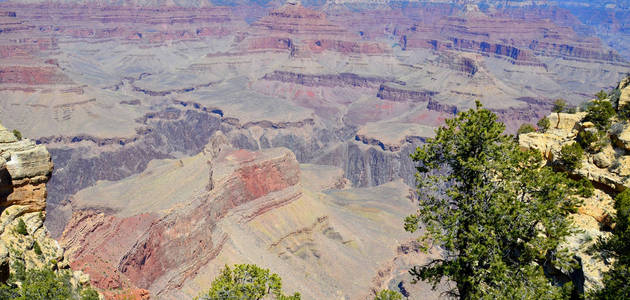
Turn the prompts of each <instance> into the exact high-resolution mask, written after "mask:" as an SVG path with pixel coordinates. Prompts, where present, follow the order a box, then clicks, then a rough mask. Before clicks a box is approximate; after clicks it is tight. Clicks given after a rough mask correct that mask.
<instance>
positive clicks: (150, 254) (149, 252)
mask: <svg viewBox="0 0 630 300" xmlns="http://www.w3.org/2000/svg"><path fill="white" fill-rule="evenodd" d="M180 162H181V163H178V164H179V165H176V166H175V167H176V168H187V166H188V167H194V166H195V165H201V166H203V165H206V166H207V167H204V168H207V169H206V171H205V172H206V179H205V180H203V182H198V183H195V184H194V185H192V186H186V187H185V189H192V190H193V191H197V194H195V195H192V199H190V198H187V199H183V200H182V202H181V203H176V202H174V199H173V198H172V196H169V195H168V194H169V193H170V192H172V191H173V190H172V188H173V187H165V188H166V189H165V190H164V191H163V192H162V195H160V194H159V193H158V194H156V195H155V197H153V196H152V197H151V198H147V199H138V198H136V199H133V201H134V203H133V204H132V205H134V206H138V205H142V203H138V202H141V201H151V202H150V203H151V204H150V205H151V206H143V207H146V209H143V210H142V212H139V213H138V214H131V215H130V213H129V210H128V209H125V208H124V207H119V206H115V205H114V204H113V203H103V204H96V203H93V202H80V201H79V200H77V201H76V202H75V205H76V206H79V208H80V209H77V210H76V211H75V213H74V215H73V217H72V219H71V221H70V223H69V224H68V225H67V226H66V230H65V231H64V233H63V236H62V238H61V243H62V244H63V245H64V247H66V248H67V249H68V251H67V253H68V257H69V258H70V260H71V261H72V263H71V264H72V266H73V267H77V268H82V269H85V270H86V272H88V273H89V274H94V275H93V277H92V283H93V284H94V285H95V286H97V287H100V288H103V289H120V288H123V289H124V288H131V289H135V288H136V287H139V288H143V289H151V290H153V291H161V292H164V291H169V290H172V289H176V288H177V287H180V286H181V285H182V284H183V283H184V281H185V280H186V279H187V278H189V277H191V276H193V275H194V274H196V273H197V272H198V270H199V269H200V268H201V267H203V266H205V265H206V264H208V262H209V261H211V260H212V259H214V257H215V256H216V255H217V254H218V253H219V252H220V251H221V248H222V247H223V244H224V243H225V239H226V238H227V236H225V235H221V234H218V233H217V232H215V227H216V224H217V223H218V222H220V221H221V219H223V218H225V217H226V215H228V214H233V213H238V214H239V215H240V218H241V220H242V222H246V221H247V220H251V219H253V218H255V217H256V216H258V215H260V214H263V213H265V212H267V211H269V210H272V209H274V208H276V207H279V206H282V205H285V204H287V203H289V202H291V201H293V200H295V199H297V198H299V197H300V196H301V190H300V188H299V184H298V183H299V179H300V175H299V174H300V170H299V166H298V163H297V160H296V159H295V155H294V154H293V153H292V152H291V151H289V150H288V149H282V148H274V149H266V150H262V151H259V152H252V151H248V150H235V149H232V148H231V147H230V146H229V144H228V140H227V138H226V137H225V136H224V135H223V134H222V133H221V132H218V133H216V134H215V135H214V136H213V137H212V138H211V140H210V142H209V144H208V145H207V147H206V148H205V150H204V151H203V152H202V153H200V154H198V155H197V156H195V158H194V159H193V160H192V161H191V160H184V161H180ZM166 174H168V172H167V173H166ZM166 174H164V173H163V174H162V175H166ZM202 178H203V177H202ZM180 180H181V179H179V178H172V179H171V182H173V184H176V185H177V184H181V183H179V182H180ZM154 184H155V182H154V181H152V180H146V181H144V180H143V181H141V182H138V185H136V186H135V187H134V188H136V189H143V188H144V186H147V187H148V186H151V185H154ZM120 200H122V201H125V202H126V203H127V204H129V203H128V202H127V201H128V199H120ZM184 200H185V201H184ZM161 201H164V202H161ZM187 201H189V202H187ZM158 203H165V204H164V205H166V206H164V205H161V204H158ZM107 206H108V207H114V208H115V209H116V211H119V212H120V213H118V214H113V215H112V214H111V213H109V212H110V211H111V210H108V209H107ZM128 215H129V216H128ZM112 243H115V244H116V247H109V248H108V249H107V250H106V251H97V249H103V248H107V245H111V244H112ZM103 270H105V271H106V272H105V273H104V274H107V275H102V274H103V273H102V271H103Z"/></svg>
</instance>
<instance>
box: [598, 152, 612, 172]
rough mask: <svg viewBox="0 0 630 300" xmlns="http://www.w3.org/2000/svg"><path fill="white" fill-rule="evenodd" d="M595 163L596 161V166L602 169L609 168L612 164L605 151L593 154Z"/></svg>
mask: <svg viewBox="0 0 630 300" xmlns="http://www.w3.org/2000/svg"><path fill="white" fill-rule="evenodd" d="M593 163H595V165H596V166H598V167H600V168H602V169H605V168H608V167H610V165H611V164H612V162H611V161H610V158H609V157H608V156H607V155H606V153H604V152H599V153H597V154H595V155H594V156H593Z"/></svg>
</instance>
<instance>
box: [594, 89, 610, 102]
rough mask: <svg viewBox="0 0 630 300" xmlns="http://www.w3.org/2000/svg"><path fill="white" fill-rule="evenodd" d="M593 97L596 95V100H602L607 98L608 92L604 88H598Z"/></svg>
mask: <svg viewBox="0 0 630 300" xmlns="http://www.w3.org/2000/svg"><path fill="white" fill-rule="evenodd" d="M595 97H597V99H598V100H604V99H606V98H608V94H607V93H606V92H604V90H600V91H599V92H597V94H595Z"/></svg>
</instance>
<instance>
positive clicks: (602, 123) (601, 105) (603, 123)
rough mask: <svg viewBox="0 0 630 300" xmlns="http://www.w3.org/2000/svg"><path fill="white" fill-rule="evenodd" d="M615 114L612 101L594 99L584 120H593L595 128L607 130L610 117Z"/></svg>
mask: <svg viewBox="0 0 630 300" xmlns="http://www.w3.org/2000/svg"><path fill="white" fill-rule="evenodd" d="M614 115H615V109H614V108H613V107H612V103H610V101H606V100H596V101H594V102H593V104H592V105H591V106H590V107H589V108H588V110H587V114H586V117H584V121H589V122H593V124H595V126H596V127H597V129H599V130H608V127H610V118H612V117H613V116H614Z"/></svg>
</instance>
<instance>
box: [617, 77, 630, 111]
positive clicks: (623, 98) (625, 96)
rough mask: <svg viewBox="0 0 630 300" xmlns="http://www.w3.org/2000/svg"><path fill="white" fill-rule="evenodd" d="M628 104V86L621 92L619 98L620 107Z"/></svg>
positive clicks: (629, 90) (629, 101)
mask: <svg viewBox="0 0 630 300" xmlns="http://www.w3.org/2000/svg"><path fill="white" fill-rule="evenodd" d="M626 80H627V78H626ZM628 103H630V86H626V87H625V88H623V89H622V90H621V95H620V96H619V107H623V106H624V105H626V104H628Z"/></svg>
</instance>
